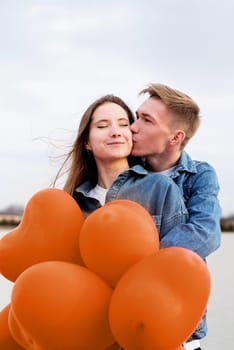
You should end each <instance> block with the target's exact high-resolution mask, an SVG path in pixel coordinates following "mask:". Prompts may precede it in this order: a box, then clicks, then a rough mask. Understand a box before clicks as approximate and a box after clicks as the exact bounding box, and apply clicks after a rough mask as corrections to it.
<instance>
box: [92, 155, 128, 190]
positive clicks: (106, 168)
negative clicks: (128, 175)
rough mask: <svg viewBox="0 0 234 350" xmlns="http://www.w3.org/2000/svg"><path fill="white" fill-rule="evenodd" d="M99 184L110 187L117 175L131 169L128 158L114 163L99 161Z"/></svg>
mask: <svg viewBox="0 0 234 350" xmlns="http://www.w3.org/2000/svg"><path fill="white" fill-rule="evenodd" d="M97 169H98V185H99V186H101V187H103V188H109V187H110V186H111V185H112V183H113V182H114V181H115V179H116V178H117V176H118V175H119V174H121V173H122V172H123V171H124V170H126V169H129V164H128V161H127V159H121V160H118V161H115V162H112V163H103V162H97Z"/></svg>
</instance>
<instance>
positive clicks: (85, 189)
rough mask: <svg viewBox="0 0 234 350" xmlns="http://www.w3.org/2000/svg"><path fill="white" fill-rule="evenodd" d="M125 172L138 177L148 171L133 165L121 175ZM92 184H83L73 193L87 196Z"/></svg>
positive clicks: (88, 182) (86, 182) (87, 182)
mask: <svg viewBox="0 0 234 350" xmlns="http://www.w3.org/2000/svg"><path fill="white" fill-rule="evenodd" d="M126 172H134V173H136V174H139V175H147V173H148V171H147V170H146V169H144V168H143V167H142V166H141V165H134V166H133V167H131V168H129V169H127V170H125V171H123V173H126ZM92 187H93V186H92V184H91V183H90V181H89V180H87V181H85V182H83V183H82V184H81V185H79V186H78V187H77V188H76V189H75V191H76V192H80V193H82V194H83V195H84V196H87V194H88V192H89V191H90V190H91V189H92Z"/></svg>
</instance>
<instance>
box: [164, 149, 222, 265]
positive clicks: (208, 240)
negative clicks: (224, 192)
mask: <svg viewBox="0 0 234 350" xmlns="http://www.w3.org/2000/svg"><path fill="white" fill-rule="evenodd" d="M171 178H172V179H173V180H174V181H175V183H176V184H177V185H178V187H179V188H180V190H181V194H182V196H183V198H184V202H185V205H186V208H187V210H188V214H189V222H188V223H186V224H183V223H182V224H180V225H177V226H175V227H174V228H173V229H172V230H171V231H170V232H169V233H167V235H166V236H164V237H163V238H162V240H161V247H169V246H179V247H184V248H188V249H191V250H193V251H194V252H195V253H197V254H198V255H200V256H201V257H202V258H203V259H205V258H206V257H207V256H208V255H209V254H211V253H212V252H213V251H215V250H216V249H217V248H218V247H219V246H220V243H221V228H220V218H221V207H220V203H219V200H218V193H219V184H218V179H217V176H216V173H215V170H214V169H213V167H211V166H210V165H209V164H208V163H206V162H201V161H196V160H192V159H191V158H190V157H189V155H188V154H187V153H186V152H185V151H183V152H182V155H181V158H180V160H179V162H178V164H177V165H176V167H175V168H174V170H173V172H172V174H171Z"/></svg>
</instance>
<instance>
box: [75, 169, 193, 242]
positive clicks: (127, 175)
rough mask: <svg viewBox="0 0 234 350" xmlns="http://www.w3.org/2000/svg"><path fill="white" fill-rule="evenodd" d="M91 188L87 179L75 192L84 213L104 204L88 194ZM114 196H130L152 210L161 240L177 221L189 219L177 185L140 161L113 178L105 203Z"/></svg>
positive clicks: (113, 198) (122, 197)
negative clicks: (150, 170)
mask: <svg viewBox="0 0 234 350" xmlns="http://www.w3.org/2000/svg"><path fill="white" fill-rule="evenodd" d="M91 188H92V186H91V184H90V182H89V181H86V182H84V183H82V184H81V185H80V186H79V187H77V188H76V190H75V192H74V194H73V197H74V198H75V200H76V201H77V203H78V204H79V206H80V208H81V210H82V211H83V213H84V215H88V214H90V213H91V212H92V211H93V210H95V209H97V208H99V207H101V204H100V203H99V201H98V200H97V199H95V198H91V197H88V192H89V191H90V190H91ZM115 199H128V200H132V201H134V202H138V203H139V204H141V205H142V206H143V207H144V208H145V209H146V210H147V211H148V212H149V213H150V214H151V216H152V218H153V220H154V222H155V224H156V227H157V230H158V233H159V239H160V240H161V239H162V238H163V237H166V235H167V233H168V232H169V231H170V232H171V230H172V229H173V228H174V227H175V226H176V225H179V224H182V223H185V222H186V221H187V220H188V213H187V209H186V207H185V205H184V201H183V198H182V196H181V193H180V190H179V188H178V186H176V185H175V184H174V182H173V181H172V180H171V179H170V178H168V177H166V176H165V175H162V174H157V173H149V172H148V171H147V170H145V169H144V168H143V167H142V166H140V165H135V166H133V167H132V168H130V169H127V170H125V171H124V172H122V173H121V174H120V175H119V176H118V177H117V178H116V180H115V181H114V182H113V184H112V185H111V187H110V188H109V189H108V192H107V194H106V203H107V202H110V201H113V200H115Z"/></svg>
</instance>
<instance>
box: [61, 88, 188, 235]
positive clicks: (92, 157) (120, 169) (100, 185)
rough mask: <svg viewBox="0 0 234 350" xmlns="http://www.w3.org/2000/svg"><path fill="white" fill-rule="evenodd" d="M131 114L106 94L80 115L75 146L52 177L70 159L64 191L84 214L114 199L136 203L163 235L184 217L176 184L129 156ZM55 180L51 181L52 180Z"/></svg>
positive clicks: (120, 100) (185, 212) (120, 101)
mask: <svg viewBox="0 0 234 350" xmlns="http://www.w3.org/2000/svg"><path fill="white" fill-rule="evenodd" d="M133 121H134V116H133V114H132V112H131V110H130V109H129V107H128V106H127V105H126V104H125V102H124V101H123V100H122V99H120V98H119V97H117V96H114V95H106V96H103V97H101V98H100V99H98V100H96V101H95V102H93V103H92V104H91V105H90V106H89V107H88V109H87V110H86V111H85V113H84V114H83V117H82V119H81V122H80V126H79V130H78V134H77V137H76V139H75V142H74V144H73V147H72V149H71V151H70V152H69V154H68V155H67V157H66V159H65V162H64V164H63V165H62V167H61V169H60V171H59V173H58V175H57V177H56V179H57V178H58V177H59V175H60V174H61V172H62V169H63V168H64V166H65V165H66V164H67V163H68V162H69V165H70V167H69V171H68V177H67V180H66V183H65V186H64V190H65V191H67V192H68V193H69V194H71V195H72V196H73V197H74V198H75V200H76V201H77V203H78V204H79V206H80V208H81V210H82V211H83V213H84V215H85V216H87V215H89V214H90V213H91V212H92V211H93V210H95V209H97V208H99V207H100V206H102V205H104V204H105V203H107V202H110V201H112V200H115V199H128V200H132V201H135V202H138V203H139V204H141V205H142V206H143V207H145V209H146V210H148V212H149V213H150V214H151V216H152V217H153V219H154V222H155V224H156V226H157V229H158V233H159V238H160V239H161V238H162V237H163V236H164V235H166V233H167V232H169V231H170V229H172V228H173V227H174V226H175V225H177V224H178V223H181V222H186V221H187V210H186V208H185V206H184V202H183V199H182V197H181V194H180V191H179V189H178V187H177V186H176V185H175V184H174V182H173V181H172V180H171V179H169V178H168V177H166V176H164V175H161V174H156V173H149V172H148V171H146V170H145V169H144V168H143V167H142V166H141V165H140V163H141V162H140V159H137V158H134V157H132V156H131V155H130V153H131V149H132V134H131V131H130V124H131V123H132V122H133ZM56 179H55V181H56Z"/></svg>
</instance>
